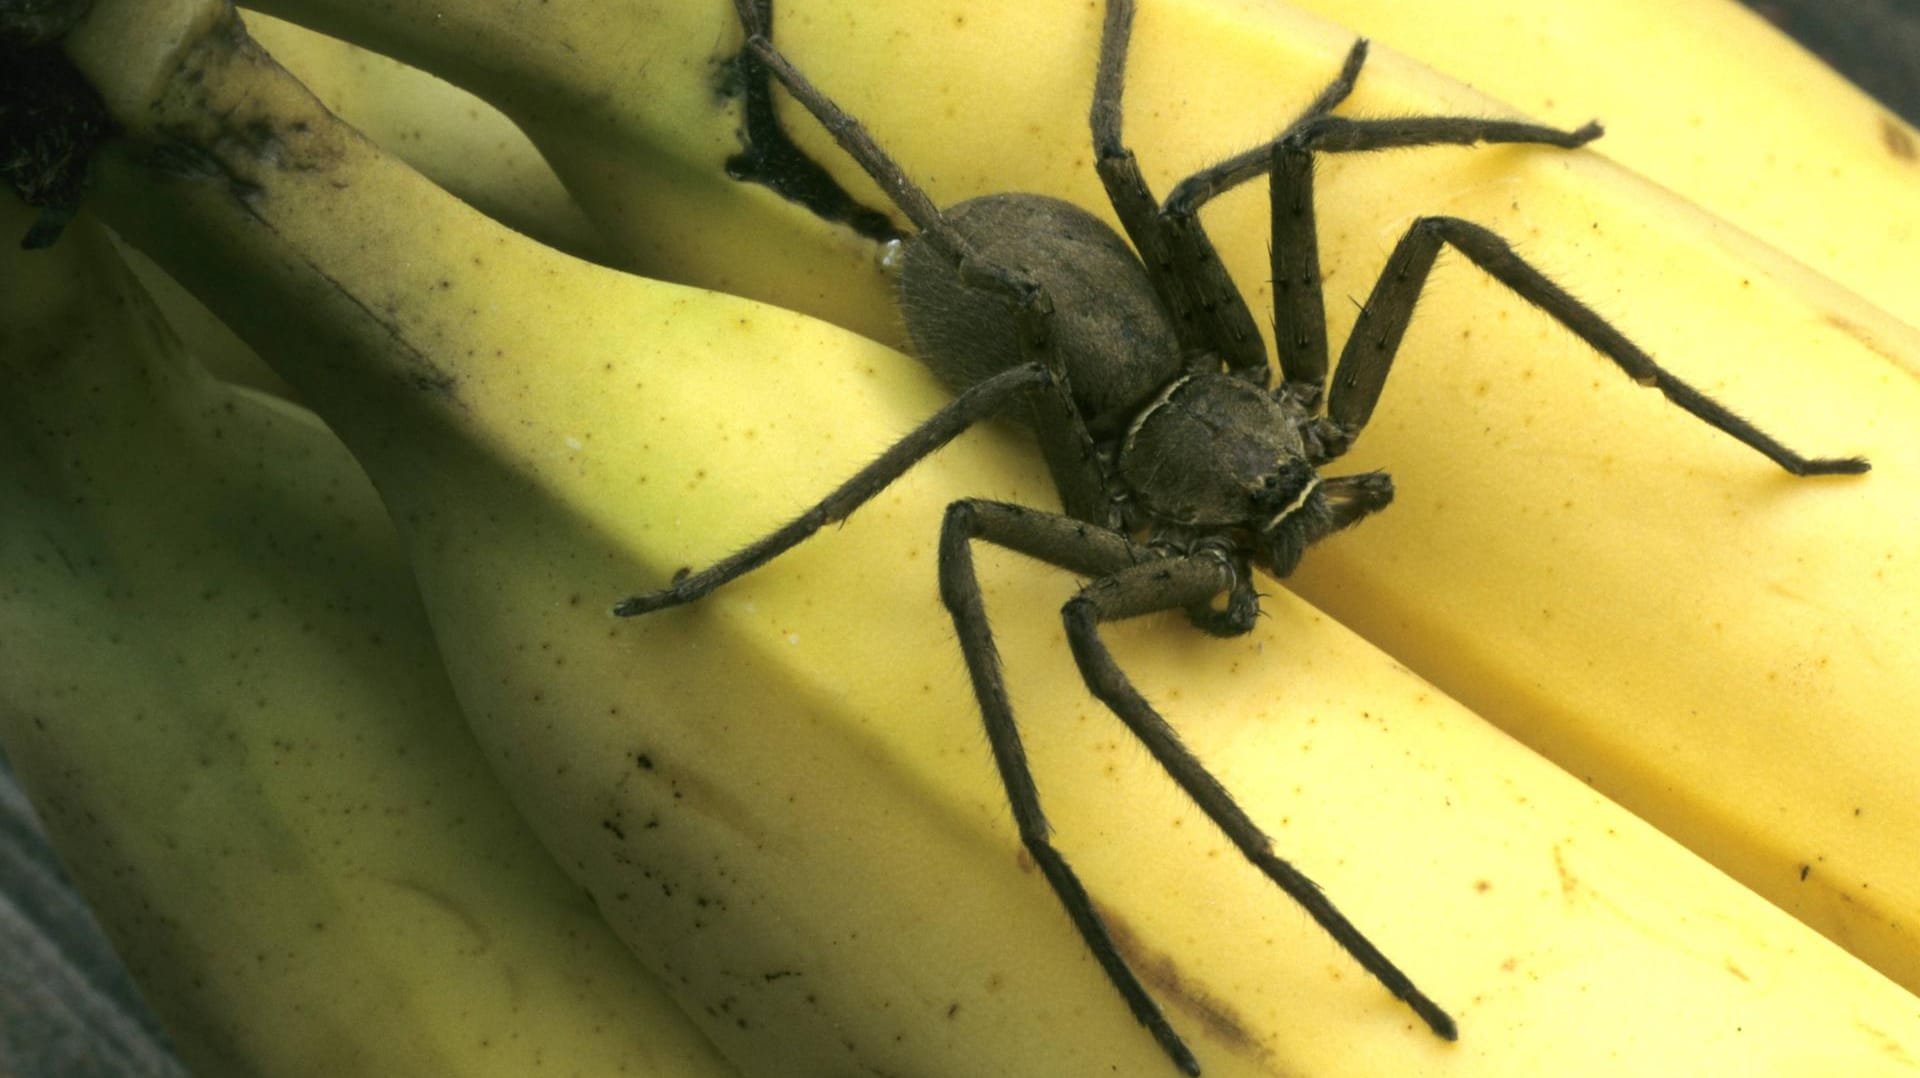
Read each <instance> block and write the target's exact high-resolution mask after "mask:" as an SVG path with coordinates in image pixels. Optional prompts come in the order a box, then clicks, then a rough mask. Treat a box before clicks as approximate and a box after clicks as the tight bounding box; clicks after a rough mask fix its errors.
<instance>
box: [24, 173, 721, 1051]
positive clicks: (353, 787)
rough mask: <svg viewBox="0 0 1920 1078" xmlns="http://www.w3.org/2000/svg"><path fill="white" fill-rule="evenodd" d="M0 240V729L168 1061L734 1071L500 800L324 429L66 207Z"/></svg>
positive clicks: (393, 554) (400, 579) (377, 529)
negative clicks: (166, 303) (200, 356)
mask: <svg viewBox="0 0 1920 1078" xmlns="http://www.w3.org/2000/svg"><path fill="white" fill-rule="evenodd" d="M31 219H32V217H31V214H30V213H28V212H26V211H25V210H24V209H23V208H21V207H19V206H18V205H17V204H13V203H12V200H11V199H9V200H8V204H7V205H5V206H3V207H0V228H4V229H8V230H11V232H10V234H13V235H18V234H20V232H21V231H23V230H24V228H25V227H26V225H27V223H28V222H29V221H30V220H31ZM0 258H4V260H5V262H6V263H7V265H6V272H5V276H6V280H7V281H8V287H7V289H6V292H5V295H4V308H0V342H3V343H0V431H4V435H0V579H4V580H5V582H6V583H5V587H4V589H3V590H0V743H4V745H5V747H6V751H7V754H8V756H9V758H10V759H11V760H12V762H13V763H14V765H15V766H16V767H17V768H18V770H19V772H20V776H21V779H22V781H23V783H24V785H25V786H26V787H27V788H28V790H29V791H30V793H31V794H32V796H33V800H34V803H35V805H36V806H37V807H38V808H39V810H40V812H41V814H42V816H43V817H44V818H45V820H46V823H47V825H48V828H49V830H50V831H51V832H52V834H53V836H54V837H55V839H56V840H57V843H58V846H59V849H60V852H61V855H62V858H63V860H64V861H65V862H66V864H67V866H68V867H69V868H70V869H71V870H72V872H73V874H74V876H75V877H76V878H77V879H78V881H79V883H80V885H81V888H82V890H83V891H84V892H85V894H86V895H87V896H88V898H89V899H90V900H91V903H92V905H93V908H94V909H95V910H96V911H97V912H98V914H99V916H100V918H101V920H102V922H103V923H104V925H105V927H106V929H107V931H108V934H109V936H110V937H111V938H112V939H113V941H114V943H115V945H116V947H117V948H118V949H119V951H120V953H121V955H122V956H123V957H124V958H125V959H126V961H127V963H128V965H129V967H130V968H131V970H132V972H133V973H134V975H135V977H136V979H137V981H138V983H139V984H140V985H141V987H142V988H143V990H144V992H145V993H146V995H147V997H148V999H149V1000H150V1001H151V1003H152V1004H153V1006H154V1008H155V1009H156V1011H157V1012H158V1013H159V1014H160V1015H161V1017H162V1019H163V1020H164V1021H165V1023H166V1025H167V1028H168V1030H169V1032H170V1033H171V1034H172V1036H173V1039H174V1042H175V1044H176V1045H177V1047H178V1049H179V1051H180V1053H181V1054H182V1056H183V1057H184V1058H185V1060H186V1061H187V1062H188V1063H189V1064H190V1066H191V1067H192V1069H193V1072H194V1073H196V1074H203V1075H221V1074H233V1075H253V1074H273V1075H289V1076H297V1075H316V1076H318V1075H326V1076H338V1075H352V1074H366V1075H376V1074H384V1075H402V1074H418V1075H427V1074H434V1075H460V1076H480V1075H503V1076H504V1075H516V1076H518V1075H528V1074H547V1073H563V1074H594V1075H611V1074H622V1073H624V1074H673V1075H676V1076H687V1078H694V1076H711V1078H720V1076H722V1075H727V1074H733V1073H736V1072H735V1071H733V1069H732V1068H731V1067H729V1066H727V1065H726V1064H725V1063H724V1061H722V1060H721V1059H720V1058H719V1057H718V1056H717V1055H716V1054H715V1053H714V1050H713V1048H712V1046H711V1045H710V1044H709V1043H708V1042H707V1041H706V1040H705V1038H704V1037H702V1036H701V1035H700V1034H699V1033H698V1032H697V1031H696V1030H694V1029H693V1027H692V1026H691V1025H690V1024H689V1023H688V1022H687V1020H686V1018H685V1017H684V1016H683V1015H682V1014H681V1012H680V1011H679V1009H678V1007H677V1005H676V1004H675V1003H674V1002H673V1001H672V999H671V998H670V997H669V996H668V995H667V994H666V993H665V991H663V989H662V988H661V987H660V985H659V984H658V983H657V982H656V981H655V980H654V979H653V977H652V975H650V974H648V973H646V972H644V971H643V970H642V969H641V968H640V967H639V965H638V964H637V963H635V962H634V961H633V960H632V958H631V957H630V956H629V955H628V954H627V953H626V951H625V950H624V948H622V947H621V946H620V944H619V942H618V941H617V940H615V939H614V938H613V937H612V935H611V934H610V933H609V932H608V931H607V929H606V927H605V926H604V924H602V923H601V921H600V919H599V916H598V914H597V913H596V911H595V910H594V907H593V904H592V902H591V901H590V900H588V899H587V898H586V896H584V895H583V894H581V892H580V891H579V889H578V888H577V887H575V886H574V885H572V884H571V883H570V882H569V881H568V880H567V879H566V877H565V876H563V875H562V874H561V873H560V872H559V871H558V869H557V868H556V867H555V866H554V865H553V863H552V861H551V859H550V858H549V857H548V855H547V853H546V851H545V850H544V849H542V848H541V847H540V846H539V844H538V843H537V842H536V841H535V840H534V838H533V836H532V835H531V833H530V832H529V831H528V830H527V828H526V825H525V824H524V823H522V822H521V821H520V819H519V818H518V816H517V815H516V814H515V813H514V811H513V809H512V807H511V805H510V804H509V803H508V801H507V800H506V797H505V795H504V793H503V792H502V790H501V788H500V786H499V783H498V781H497V780H496V779H494V777H493V775H492V772H491V771H490V770H489V769H488V768H487V765H486V763H485V761H484V760H482V759H481V757H480V753H479V751H478V748H477V746H476V745H475V744H474V742H473V739H472V736H471V735H470V734H469V733H468V732H467V730H466V727H465V724H464V723H463V721H462V720H461V717H460V715H459V712H458V710H457V708H456V706H455V705H454V703H453V698H452V694H451V691H450V690H449V688H448V685H447V681H446V676H445V674H444V673H443V672H442V671H441V668H440V665H439V662H438V660H437V658H436V656H435V653H434V649H433V645H432V641H431V639H430V638H429V636H428V629H427V625H426V619H425V616H424V615H423V613H422V612H421V610H420V607H419V602H418V599H417V598H416V596H415V593H414V590H413V586H412V582H411V581H410V580H409V579H408V577H407V570H406V566H405V563H404V562H403V560H402V559H401V555H400V549H399V544H398V540H397V539H396V537H395V536H394V534H393V530H392V526H391V525H390V524H389V523H388V522H387V519H386V517H385V515H384V513H383V512H382V510H381V507H380V505H379V502H378V501H377V500H376V498H375V497H374V494H373V491H372V489H371V488H370V487H369V486H368V484H367V482H366V479H365V477H364V475H363V474H362V473H361V472H360V471H359V469H358V467H357V466H356V465H355V464H354V462H353V460H352V458H351V457H349V456H348V455H347V453H346V451H345V449H344V448H343V447H341V446H340V445H339V444H338V443H337V441H335V440H334V439H333V437H332V435H331V434H329V433H328V432H327V430H326V429H325V428H324V427H323V426H321V425H320V424H319V422H318V421H317V420H315V419H314V418H313V417H312V416H311V415H309V414H306V413H304V412H301V411H299V410H296V409H294V408H292V407H291V406H288V405H285V404H283V403H281V402H279V401H277V400H274V399H271V398H268V397H265V396H263V395H261V394H258V393H255V392H253V391H249V390H243V389H236V388H234V387H232V386H229V385H227V384H224V383H222V382H219V381H216V380H214V379H213V378H211V377H209V376H208V375H207V374H206V373H204V372H202V371H201V370H199V369H197V368H196V367H195V365H194V364H193V363H192V361H191V359H190V358H189V357H188V356H186V355H184V354H183V353H182V352H181V350H180V346H179V341H178V340H177V339H176V338H174V337H173V336H172V334H171V333H170V332H168V331H167V330H166V328H165V327H164V326H163V325H162V323H161V321H160V315H159V312H158V311H157V310H156V309H155V308H154V307H153V305H152V304H151V303H150V302H149V301H148V300H147V298H146V296H145V295H144V294H142V292H141V290H140V289H139V287H138V286H137V285H136V284H135V283H134V282H133V280H132V279H131V278H130V277H129V276H128V275H127V273H126V271H125V270H124V269H123V268H121V266H120V265H119V260H118V256H117V255H116V254H115V252H114V249H113V247H112V246H111V244H110V243H109V241H108V238H107V237H106V235H105V234H104V232H103V231H102V230H100V229H99V228H98V226H97V225H95V224H94V223H93V222H92V221H91V220H89V219H88V218H86V217H85V216H83V217H82V218H81V219H80V220H78V221H76V222H75V223H74V224H73V225H71V226H70V227H69V229H68V233H67V235H66V237H65V238H64V239H63V240H62V241H61V243H60V245H59V246H58V247H57V248H56V249H55V250H54V251H52V252H51V253H47V254H37V253H36V254H29V253H27V252H23V251H20V250H17V249H12V250H9V251H7V252H6V253H5V254H4V255H0Z"/></svg>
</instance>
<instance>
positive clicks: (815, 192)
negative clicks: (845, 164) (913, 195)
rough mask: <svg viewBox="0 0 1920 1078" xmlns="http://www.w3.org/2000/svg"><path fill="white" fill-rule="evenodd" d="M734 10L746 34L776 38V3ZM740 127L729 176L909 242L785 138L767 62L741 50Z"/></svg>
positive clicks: (870, 233) (746, 0) (865, 230)
mask: <svg viewBox="0 0 1920 1078" xmlns="http://www.w3.org/2000/svg"><path fill="white" fill-rule="evenodd" d="M735 9H736V11H737V12H738V14H739V15H740V24H741V26H742V27H743V28H745V29H746V30H747V33H748V36H750V37H753V36H758V37H764V38H768V39H771V38H772V37H773V0H739V3H737V4H736V5H735ZM738 69H739V72H740V82H741V97H742V98H743V99H744V103H745V109H744V116H743V117H742V123H743V125H744V126H745V128H746V145H745V146H744V147H742V149H741V151H740V152H739V153H737V154H734V155H733V156H732V157H729V158H727V175H729V176H732V177H733V178H734V179H736V180H741V181H744V182H747V183H757V184H761V185H762V186H765V187H767V188H770V189H771V190H773V191H774V192H775V193H776V194H779V195H780V196H781V197H783V198H786V199H788V200H789V201H793V202H797V203H799V204H800V205H802V206H805V207H806V208H808V209H810V210H812V211H813V212H814V213H815V214H817V215H818V216H820V217H822V218H824V219H826V220H828V221H839V222H841V223H843V224H845V225H846V226H847V227H848V228H851V229H853V230H854V231H855V232H857V233H859V234H860V235H862V236H865V237H867V238H868V239H871V240H874V241H875V242H878V243H888V242H891V241H896V240H901V239H905V238H906V237H905V235H904V234H903V233H902V232H901V231H900V229H899V227H898V226H896V225H895V224H894V223H893V220H892V219H891V218H889V217H888V216H887V215H886V214H885V213H882V212H880V211H879V210H876V209H872V208H870V207H868V206H865V205H862V204H861V203H859V202H858V201H855V199H854V197H853V196H852V195H851V194H849V193H848V192H847V189H846V188H844V187H842V186H840V182H839V181H838V180H836V179H834V178H833V175H832V174H831V173H829V172H828V171H827V170H826V169H825V168H823V167H821V165H820V163H819V162H818V161H815V160H814V159H813V158H811V157H808V156H807V155H806V154H805V153H804V152H802V151H801V149H800V148H799V147H798V146H796V145H794V143H793V140H792V139H790V138H788V137H787V132H786V129H785V128H784V127H782V126H781V124H780V117H779V116H778V115H777V114H776V113H775V112H774V109H773V87H772V85H771V83H770V82H769V81H768V72H767V68H766V65H765V64H762V63H761V62H760V60H759V58H758V57H756V56H754V55H753V54H752V53H750V52H747V51H745V50H742V51H741V53H740V57H739V63H738Z"/></svg>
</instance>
